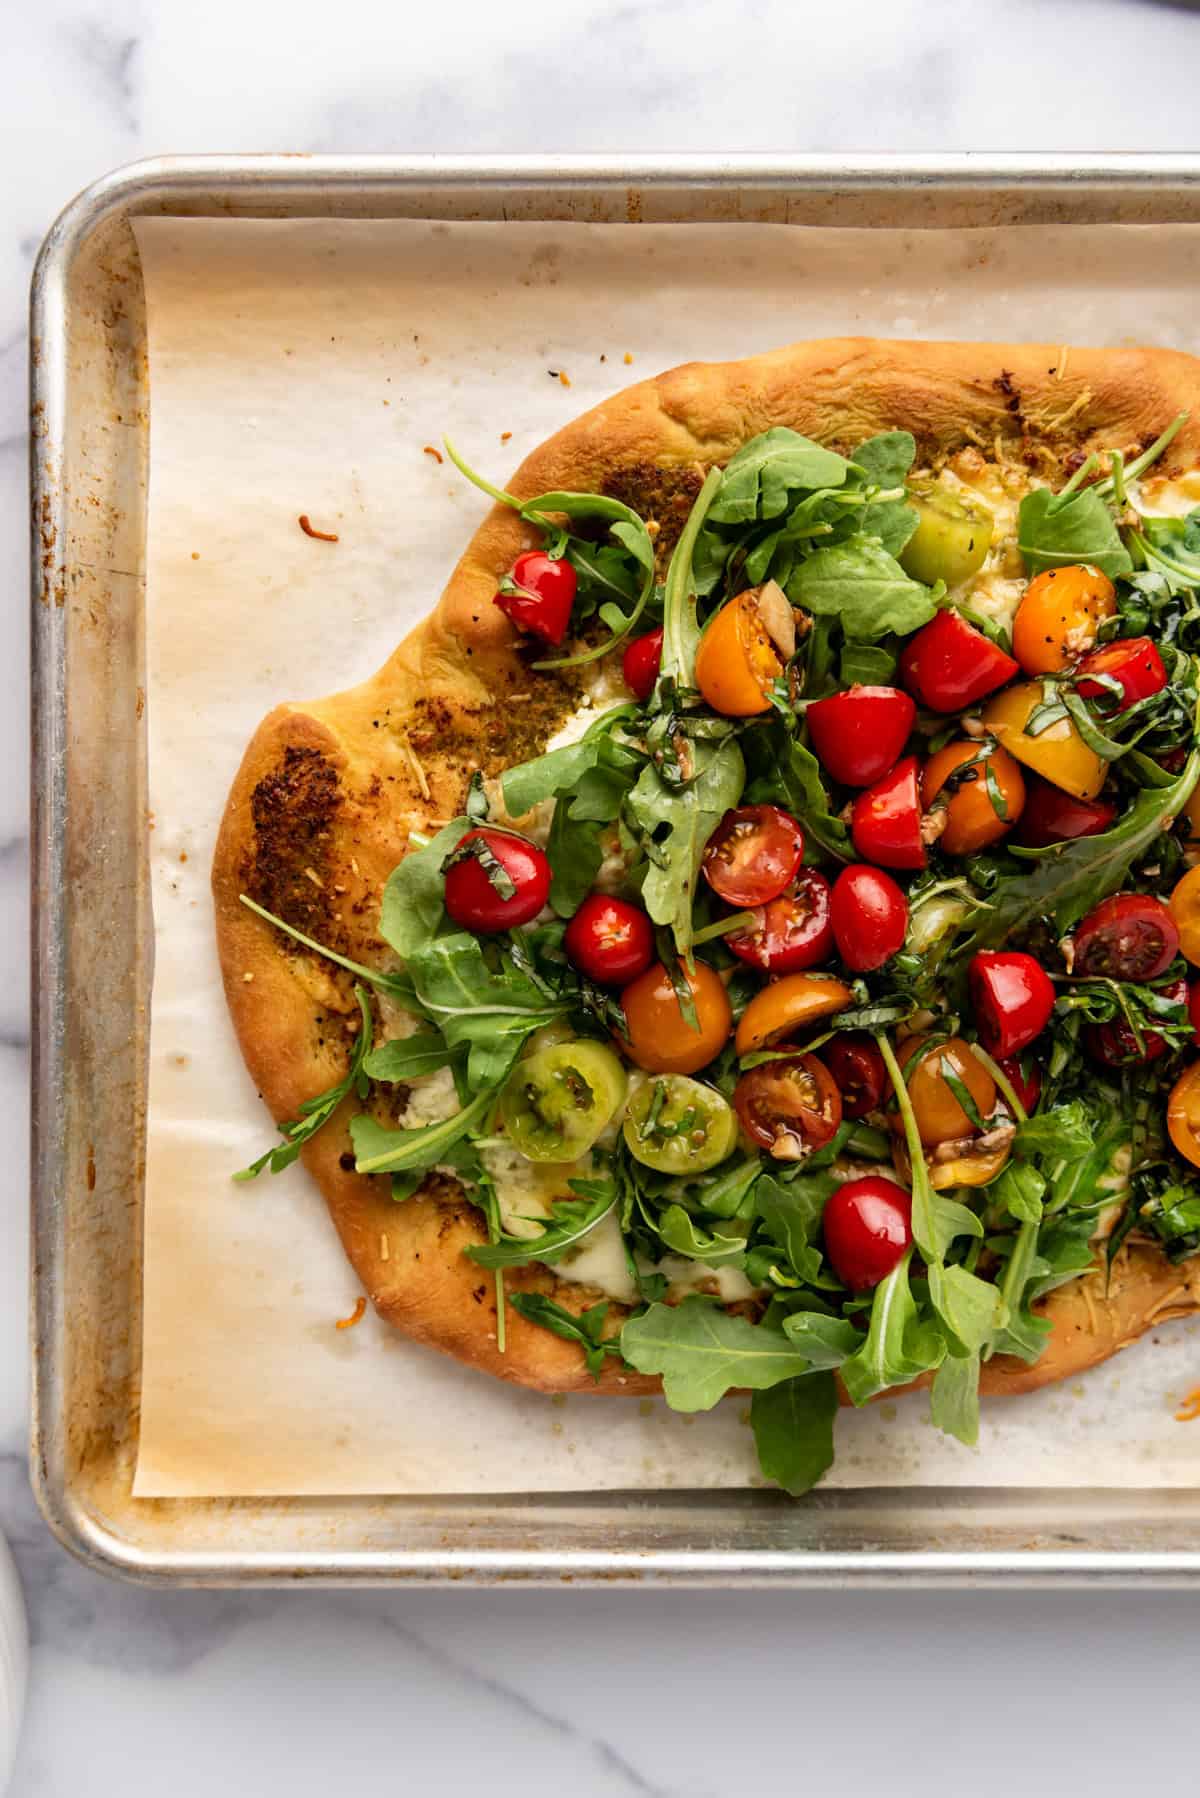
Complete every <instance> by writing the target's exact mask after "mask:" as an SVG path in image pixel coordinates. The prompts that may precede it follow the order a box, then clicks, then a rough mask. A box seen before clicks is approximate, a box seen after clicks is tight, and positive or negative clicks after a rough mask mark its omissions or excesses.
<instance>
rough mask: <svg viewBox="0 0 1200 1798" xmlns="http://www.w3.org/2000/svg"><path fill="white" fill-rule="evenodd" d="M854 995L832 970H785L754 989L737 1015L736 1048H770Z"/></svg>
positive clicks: (840, 1007)
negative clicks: (780, 974)
mask: <svg viewBox="0 0 1200 1798" xmlns="http://www.w3.org/2000/svg"><path fill="white" fill-rule="evenodd" d="M853 998H854V994H853V993H852V992H851V990H850V988H849V987H848V986H847V985H846V982H845V981H844V980H835V979H834V977H833V975H832V974H785V975H784V977H783V979H782V980H773V981H772V982H771V984H770V985H769V986H764V987H763V989H762V991H761V993H756V994H755V995H754V997H753V999H751V1001H750V1003H749V1005H747V1007H746V1009H745V1011H744V1012H743V1013H742V1015H741V1017H740V1018H739V1019H738V1027H737V1035H736V1037H735V1038H734V1042H735V1044H736V1045H737V1052H738V1054H739V1055H750V1054H752V1053H753V1052H754V1050H755V1049H769V1048H770V1046H771V1044H772V1043H777V1042H780V1041H781V1040H782V1039H783V1038H784V1037H785V1036H791V1035H792V1033H793V1032H794V1031H796V1030H803V1029H805V1028H806V1027H807V1026H808V1025H809V1024H815V1023H817V1021H818V1020H819V1019H820V1018H830V1017H832V1016H833V1014H834V1013H835V1012H838V1011H845V1009H846V1007H847V1005H849V1004H850V1003H851V1001H852V1000H853Z"/></svg>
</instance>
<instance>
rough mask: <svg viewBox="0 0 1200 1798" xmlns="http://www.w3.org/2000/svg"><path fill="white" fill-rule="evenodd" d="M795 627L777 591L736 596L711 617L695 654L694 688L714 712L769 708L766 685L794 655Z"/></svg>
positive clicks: (768, 588) (736, 714)
mask: <svg viewBox="0 0 1200 1798" xmlns="http://www.w3.org/2000/svg"><path fill="white" fill-rule="evenodd" d="M795 647H796V624H795V619H794V617H793V614H792V609H791V607H790V606H789V604H788V602H787V597H786V595H785V594H784V592H783V589H782V588H781V587H778V586H777V585H776V584H775V582H774V581H768V582H767V583H766V585H765V586H763V587H751V588H749V589H748V590H747V591H746V592H745V593H739V594H738V596H737V598H736V599H731V600H729V602H728V603H727V604H726V605H723V606H722V607H721V610H720V611H719V612H718V613H716V615H715V616H714V617H713V618H712V619H710V621H709V623H708V625H707V626H706V627H705V631H704V635H703V636H702V637H701V639H700V647H699V648H698V649H697V651H696V685H697V686H698V687H699V689H700V692H701V693H702V695H703V696H704V699H705V700H706V701H707V703H708V704H709V705H710V706H711V707H712V709H713V711H714V712H720V713H722V714H723V715H724V716H725V717H726V718H751V717H753V716H754V714H755V713H756V712H765V711H767V710H768V709H769V708H770V704H771V701H770V699H769V697H768V695H769V693H770V691H771V687H772V686H773V684H774V682H775V681H776V680H778V678H779V676H780V675H781V674H782V673H783V665H784V662H785V661H786V660H787V659H788V658H789V657H790V656H791V655H792V654H794V652H795Z"/></svg>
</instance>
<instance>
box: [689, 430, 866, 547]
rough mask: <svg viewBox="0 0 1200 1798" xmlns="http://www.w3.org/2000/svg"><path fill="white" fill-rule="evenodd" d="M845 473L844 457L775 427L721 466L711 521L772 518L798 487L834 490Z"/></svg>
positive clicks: (784, 507)
mask: <svg viewBox="0 0 1200 1798" xmlns="http://www.w3.org/2000/svg"><path fill="white" fill-rule="evenodd" d="M849 472H850V464H849V463H848V462H847V461H846V459H845V457H844V456H839V455H837V454H836V453H835V452H834V451H833V450H827V449H823V448H822V446H821V445H820V444H819V443H813V442H812V441H811V439H809V438H808V437H802V436H801V435H800V433H799V432H798V431H792V430H789V429H788V428H787V426H786V425H777V426H775V427H774V429H772V430H769V431H763V432H762V433H761V435H760V436H758V437H753V438H751V440H750V442H749V443H746V444H743V446H742V448H741V449H740V450H739V451H738V452H737V454H736V455H735V456H733V457H732V458H731V459H730V460H729V462H727V463H726V465H725V472H724V475H723V477H722V479H721V482H720V493H719V494H718V495H717V497H716V500H715V503H714V505H713V508H712V521H713V523H714V524H737V525H746V524H752V523H754V522H755V521H756V520H758V519H765V518H778V517H779V515H780V513H782V512H784V511H786V510H787V504H788V498H789V495H790V494H792V493H794V492H795V491H796V490H797V489H798V488H799V489H804V490H812V489H813V488H822V487H840V486H841V484H842V482H843V481H844V480H845V478H846V476H847V474H849Z"/></svg>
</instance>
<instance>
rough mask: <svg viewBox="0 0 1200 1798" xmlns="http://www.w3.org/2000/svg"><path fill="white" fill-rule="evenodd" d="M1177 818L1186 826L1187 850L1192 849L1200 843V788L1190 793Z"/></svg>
mask: <svg viewBox="0 0 1200 1798" xmlns="http://www.w3.org/2000/svg"><path fill="white" fill-rule="evenodd" d="M1185 759H1186V758H1185ZM1164 766H1165V763H1164ZM1179 816H1180V817H1181V818H1182V819H1183V820H1184V821H1185V822H1186V824H1187V830H1186V832H1185V833H1184V842H1185V843H1187V845H1188V847H1189V848H1193V847H1194V846H1195V845H1196V844H1197V843H1198V842H1200V787H1196V788H1195V789H1194V790H1193V791H1192V793H1191V795H1190V796H1189V798H1188V800H1187V802H1186V804H1185V805H1184V807H1183V809H1182V811H1181V812H1180V814H1179Z"/></svg>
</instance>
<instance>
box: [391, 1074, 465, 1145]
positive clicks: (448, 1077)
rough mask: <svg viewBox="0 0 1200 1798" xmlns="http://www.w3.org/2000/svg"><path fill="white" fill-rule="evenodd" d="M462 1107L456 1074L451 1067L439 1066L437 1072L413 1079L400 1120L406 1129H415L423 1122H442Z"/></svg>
mask: <svg viewBox="0 0 1200 1798" xmlns="http://www.w3.org/2000/svg"><path fill="white" fill-rule="evenodd" d="M460 1109H461V1107H460V1106H459V1103H458V1094H457V1092H456V1091H455V1088H454V1075H453V1074H452V1073H451V1071H450V1069H449V1068H438V1069H437V1071H436V1072H435V1073H432V1074H422V1075H421V1076H420V1078H419V1079H416V1080H414V1081H412V1083H411V1086H410V1090H409V1095H408V1103H407V1104H406V1105H405V1107H404V1115H403V1117H402V1118H401V1120H400V1121H401V1123H402V1125H403V1127H404V1128H405V1129H406V1130H413V1129H416V1128H417V1127H418V1126H420V1125H422V1124H440V1123H441V1122H442V1120H443V1118H452V1117H454V1115H455V1114H456V1112H458V1111H459V1110H460Z"/></svg>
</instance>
